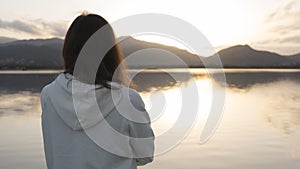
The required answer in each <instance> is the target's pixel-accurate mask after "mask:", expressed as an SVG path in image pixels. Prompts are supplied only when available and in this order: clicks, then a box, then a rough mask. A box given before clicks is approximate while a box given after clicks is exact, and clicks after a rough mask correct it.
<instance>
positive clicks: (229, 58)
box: [210, 45, 300, 68]
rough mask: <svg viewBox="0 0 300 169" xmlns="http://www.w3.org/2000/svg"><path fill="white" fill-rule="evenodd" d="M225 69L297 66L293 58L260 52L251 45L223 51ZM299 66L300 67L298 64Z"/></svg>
mask: <svg viewBox="0 0 300 169" xmlns="http://www.w3.org/2000/svg"><path fill="white" fill-rule="evenodd" d="M215 57H220V60H221V61H222V63H223V66H224V67H227V68H239V67H241V68H285V67H294V66H297V65H296V64H295V63H294V61H293V60H292V57H290V56H282V55H279V54H277V53H272V52H268V51H258V50H255V49H253V48H251V47H250V46H249V45H237V46H233V47H229V48H227V49H223V50H221V51H219V52H218V55H216V54H215V55H213V56H212V57H210V59H212V58H215ZM298 66H300V65H299V64H298Z"/></svg>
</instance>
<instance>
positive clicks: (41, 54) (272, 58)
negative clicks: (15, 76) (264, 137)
mask: <svg viewBox="0 0 300 169" xmlns="http://www.w3.org/2000/svg"><path fill="white" fill-rule="evenodd" d="M119 40H120V47H121V49H122V51H123V53H124V55H125V57H126V63H127V65H128V67H129V68H178V67H181V68H182V67H186V66H188V67H193V68H201V67H204V66H203V65H204V64H203V62H204V63H205V66H206V67H211V68H216V67H217V68H218V67H219V66H218V65H217V64H216V60H217V59H218V58H217V57H218V56H219V58H220V60H221V61H222V63H223V66H224V67H225V68H300V54H297V55H292V56H282V55H279V54H277V53H272V52H268V51H258V50H255V49H253V48H251V47H250V46H249V45H237V46H233V47H229V48H226V49H223V50H220V51H219V52H218V53H217V54H215V55H213V56H211V57H200V56H197V55H195V54H192V53H189V52H188V51H186V50H182V49H178V48H176V47H172V46H165V45H162V44H157V43H151V42H146V41H141V40H137V39H134V38H132V37H120V38H119ZM62 45H63V40H62V39H58V38H52V39H33V40H18V41H12V42H8V43H2V44H0V69H2V70H3V69H62V68H63V66H62V65H63V62H62V56H61V53H62ZM202 61H203V62H202Z"/></svg>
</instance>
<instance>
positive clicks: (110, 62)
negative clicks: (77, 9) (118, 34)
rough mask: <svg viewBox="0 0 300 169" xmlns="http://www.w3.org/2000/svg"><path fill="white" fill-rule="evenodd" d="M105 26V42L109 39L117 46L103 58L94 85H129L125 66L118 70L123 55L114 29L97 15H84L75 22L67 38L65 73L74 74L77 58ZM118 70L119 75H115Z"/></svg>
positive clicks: (65, 42) (64, 53) (65, 43)
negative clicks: (89, 41)
mask: <svg viewBox="0 0 300 169" xmlns="http://www.w3.org/2000/svg"><path fill="white" fill-rule="evenodd" d="M103 26H106V28H108V29H105V30H106V32H105V38H104V39H103V41H107V40H108V39H107V38H109V41H112V42H113V43H114V44H115V45H114V46H113V47H112V48H111V49H110V50H109V51H108V52H107V53H106V54H105V56H104V57H103V59H102V61H101V63H100V65H99V67H98V70H97V72H96V77H95V82H93V83H94V84H100V85H103V86H105V87H108V88H110V84H109V82H111V81H118V82H120V83H127V81H128V80H127V79H126V74H125V72H124V71H125V69H124V66H120V67H119V68H118V66H119V65H120V64H121V62H122V60H123V54H122V52H121V49H120V47H119V45H118V44H116V43H115V41H116V40H115V35H114V32H113V29H112V28H111V26H110V25H109V23H108V22H107V21H106V20H105V19H104V18H102V17H101V16H99V15H95V14H82V15H80V16H78V17H77V18H76V19H75V20H74V21H73V23H72V24H71V26H70V28H69V29H68V31H67V34H66V37H65V41H64V46H63V60H64V68H65V72H66V73H70V74H73V72H74V68H75V65H76V61H77V58H78V56H79V53H80V51H81V49H82V48H83V46H84V44H85V43H86V42H87V41H88V39H89V38H90V37H91V36H92V35H93V34H94V33H95V32H97V31H98V30H99V29H100V28H102V27H103ZM122 65H123V64H122ZM122 67H123V70H122ZM117 68H118V72H117V75H114V73H115V72H116V71H117ZM120 68H121V69H120ZM119 69H120V70H119ZM75 78H76V77H75ZM113 78H114V79H113Z"/></svg>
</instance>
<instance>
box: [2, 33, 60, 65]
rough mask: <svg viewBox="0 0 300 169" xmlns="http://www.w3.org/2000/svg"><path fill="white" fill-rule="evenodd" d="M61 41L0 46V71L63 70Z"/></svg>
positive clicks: (26, 41)
mask: <svg viewBox="0 0 300 169" xmlns="http://www.w3.org/2000/svg"><path fill="white" fill-rule="evenodd" d="M62 43H63V40H61V39H57V38H54V39H44V40H41V39H38V40H21V41H14V42H9V43H4V44H0V69H2V70H3V69H62V64H63V62H62V58H61V49H62Z"/></svg>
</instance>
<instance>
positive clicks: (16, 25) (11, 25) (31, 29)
mask: <svg viewBox="0 0 300 169" xmlns="http://www.w3.org/2000/svg"><path fill="white" fill-rule="evenodd" d="M0 28H2V29H11V30H14V31H21V32H25V33H29V34H33V35H39V31H38V28H37V27H36V26H35V25H33V24H31V23H27V22H24V21H20V20H14V21H4V20H1V19H0Z"/></svg>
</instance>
